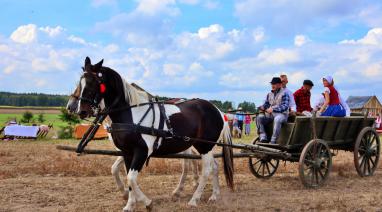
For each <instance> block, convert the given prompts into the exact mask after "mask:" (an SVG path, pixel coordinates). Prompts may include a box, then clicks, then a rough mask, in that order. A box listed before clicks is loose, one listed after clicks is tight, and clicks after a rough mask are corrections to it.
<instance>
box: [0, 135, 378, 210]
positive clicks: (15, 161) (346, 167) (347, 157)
mask: <svg viewBox="0 0 382 212" xmlns="http://www.w3.org/2000/svg"><path fill="white" fill-rule="evenodd" d="M57 144H71V145H75V144H76V142H74V141H12V142H3V141H0V211H121V210H122V208H123V207H124V205H125V204H126V202H125V201H124V200H123V199H122V197H121V194H120V193H119V192H118V191H117V190H116V186H115V184H114V181H113V178H112V177H111V175H110V166H111V165H112V163H113V160H114V159H115V158H113V157H109V156H92V155H87V156H81V157H78V156H76V155H75V154H73V153H69V152H64V151H59V150H56V149H55V145H57ZM90 146H91V148H103V149H105V148H106V149H111V148H112V145H111V144H109V143H108V142H107V141H97V142H95V143H91V144H90ZM352 161H353V159H352V154H351V153H340V154H339V155H338V156H337V157H335V158H334V166H333V172H332V173H331V176H330V178H329V181H328V182H327V184H326V185H325V186H324V187H322V188H320V189H305V188H304V187H303V186H302V184H301V183H300V181H299V178H298V175H297V164H290V163H287V164H286V165H284V164H283V163H282V164H281V165H280V167H279V170H278V172H277V173H276V174H275V176H273V177H272V178H271V179H269V180H259V179H256V178H255V177H254V176H253V175H252V174H250V172H249V170H248V168H247V160H246V159H237V160H235V168H236V173H235V185H236V189H235V191H234V192H231V191H230V190H229V189H228V188H227V187H226V185H225V183H224V176H223V174H222V173H221V174H220V184H221V185H222V195H221V198H220V199H219V200H218V201H217V202H215V203H207V200H208V198H209V195H211V185H210V184H208V186H207V188H206V190H205V193H204V195H203V197H202V201H201V203H200V205H199V207H198V208H196V209H195V208H188V207H187V206H186V203H187V201H188V200H189V199H190V198H191V195H192V192H193V189H192V186H191V177H189V179H188V181H187V182H188V184H187V187H186V189H185V192H184V194H183V195H182V196H181V197H180V198H178V199H174V198H171V195H170V194H171V192H172V190H173V189H174V188H175V186H176V184H177V182H178V177H179V176H180V162H179V160H174V159H171V160H169V159H167V160H160V159H152V160H151V161H150V165H149V167H146V168H145V170H144V171H143V173H142V174H141V175H140V176H139V179H138V181H139V184H140V187H141V189H142V190H143V192H145V193H146V195H148V196H149V197H150V198H152V199H153V200H154V210H155V211H307V210H313V211H321V210H322V211H381V210H382V190H381V188H382V169H378V170H377V172H376V173H375V176H373V177H369V178H361V177H359V176H358V175H357V174H356V171H355V169H354V166H353V163H352ZM219 162H220V164H221V161H219ZM137 210H138V211H145V208H144V206H143V205H141V204H139V205H137Z"/></svg>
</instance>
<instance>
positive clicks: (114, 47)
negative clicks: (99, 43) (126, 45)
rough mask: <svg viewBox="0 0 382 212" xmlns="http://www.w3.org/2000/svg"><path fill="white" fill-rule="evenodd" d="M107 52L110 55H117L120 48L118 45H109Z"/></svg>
mask: <svg viewBox="0 0 382 212" xmlns="http://www.w3.org/2000/svg"><path fill="white" fill-rule="evenodd" d="M105 50H106V51H107V52H109V53H115V52H117V51H118V50H119V46H118V45H117V44H109V45H107V46H106V47H105Z"/></svg>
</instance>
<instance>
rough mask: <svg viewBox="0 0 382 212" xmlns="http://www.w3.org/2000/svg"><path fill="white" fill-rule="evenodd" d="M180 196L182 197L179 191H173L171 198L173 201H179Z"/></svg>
mask: <svg viewBox="0 0 382 212" xmlns="http://www.w3.org/2000/svg"><path fill="white" fill-rule="evenodd" d="M179 198H180V194H179V193H173V194H172V195H171V200H172V201H174V202H175V201H178V200H179Z"/></svg>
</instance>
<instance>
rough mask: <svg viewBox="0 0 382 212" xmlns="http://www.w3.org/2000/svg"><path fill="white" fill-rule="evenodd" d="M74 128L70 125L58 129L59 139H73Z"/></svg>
mask: <svg viewBox="0 0 382 212" xmlns="http://www.w3.org/2000/svg"><path fill="white" fill-rule="evenodd" d="M73 131H74V127H73V126H72V125H68V126H66V127H60V130H59V131H58V138H59V139H70V138H73Z"/></svg>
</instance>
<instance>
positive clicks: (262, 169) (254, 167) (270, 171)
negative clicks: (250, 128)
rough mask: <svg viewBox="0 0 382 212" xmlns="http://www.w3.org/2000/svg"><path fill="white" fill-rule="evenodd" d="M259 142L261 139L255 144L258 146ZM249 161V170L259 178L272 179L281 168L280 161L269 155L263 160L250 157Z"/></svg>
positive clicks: (254, 142)
mask: <svg viewBox="0 0 382 212" xmlns="http://www.w3.org/2000/svg"><path fill="white" fill-rule="evenodd" d="M258 141H259V138H256V139H255V140H254V141H253V144H256V142H258ZM248 159H249V160H248V165H249V170H250V171H251V172H252V174H253V175H255V177H257V178H262V179H267V178H270V177H272V176H273V175H274V174H275V173H276V171H277V168H278V167H279V160H276V159H273V158H271V157H270V156H269V155H264V156H263V157H261V158H257V157H249V158H248Z"/></svg>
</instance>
